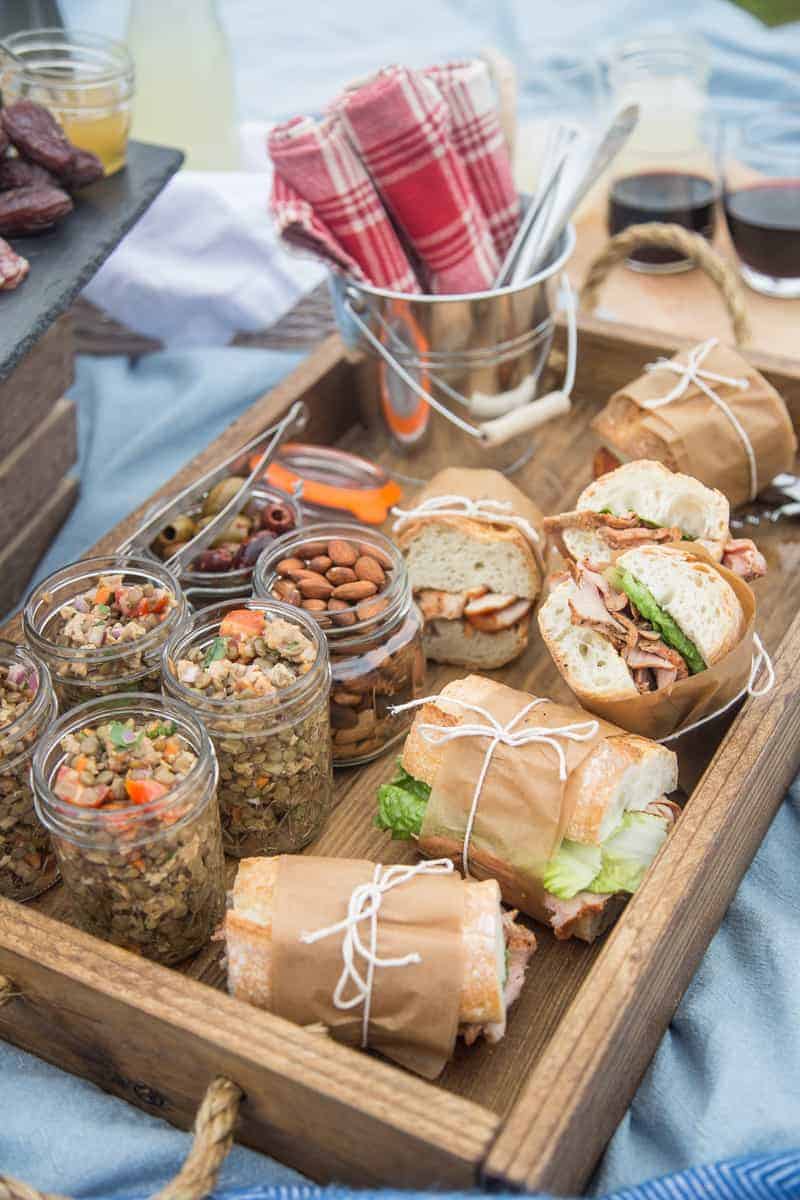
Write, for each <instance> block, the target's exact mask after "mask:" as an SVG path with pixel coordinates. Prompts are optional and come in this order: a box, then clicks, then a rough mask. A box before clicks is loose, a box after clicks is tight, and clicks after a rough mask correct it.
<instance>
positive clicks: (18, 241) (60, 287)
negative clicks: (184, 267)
mask: <svg viewBox="0 0 800 1200" xmlns="http://www.w3.org/2000/svg"><path fill="white" fill-rule="evenodd" d="M182 162H183V154H182V153H181V151H180V150H173V149H170V148H168V147H166V146H150V145H147V144H146V143H144V142H130V143H129V145H128V165H127V166H126V167H125V168H124V169H123V170H122V171H118V172H117V174H116V175H112V176H111V178H110V179H101V180H100V181H99V182H98V183H95V184H92V185H91V187H87V188H83V189H82V190H81V191H80V192H78V193H77V194H76V196H75V209H74V211H73V212H71V213H70V215H69V216H68V217H67V218H66V219H65V220H64V221H62V222H61V223H60V224H59V225H57V226H56V227H55V229H53V230H51V231H50V232H49V233H43V234H40V235H38V236H37V237H12V238H9V241H10V242H11V244H12V246H13V247H14V249H15V250H16V251H17V252H18V253H19V254H23V255H24V256H25V258H27V259H28V261H29V262H30V264H31V269H30V274H29V275H28V278H27V279H26V280H25V281H24V283H22V284H21V285H20V286H19V287H18V288H17V289H16V290H15V291H13V292H0V380H3V379H5V378H6V377H7V376H8V375H9V374H10V373H11V372H12V371H13V370H14V368H15V367H16V365H17V363H18V362H19V361H20V360H21V359H22V358H23V356H24V355H25V354H26V353H27V351H28V350H30V348H31V346H32V345H33V344H34V342H36V341H37V340H38V339H39V338H40V337H41V336H42V334H43V333H44V332H45V331H46V330H47V329H48V327H49V326H50V325H51V324H52V322H53V321H54V320H55V319H56V317H58V316H60V314H61V313H62V312H64V310H65V309H66V308H67V307H68V306H69V304H70V302H71V301H72V300H73V299H74V297H75V296H76V295H77V294H78V292H79V291H80V290H81V288H83V287H85V285H86V284H87V283H88V282H89V280H90V279H91V278H92V276H93V275H94V274H95V272H96V271H97V270H98V268H99V267H100V266H101V265H102V263H104V262H105V260H106V259H107V258H108V256H109V254H110V253H111V251H112V250H113V249H114V248H115V246H116V245H117V244H118V243H119V242H120V241H121V240H122V238H123V237H124V236H125V234H126V233H127V232H128V230H129V229H130V228H131V226H132V225H134V224H135V223H136V221H138V219H139V217H140V216H141V215H142V213H143V212H144V211H145V209H147V208H149V206H150V205H151V204H152V202H153V200H155V198H156V196H157V195H158V193H159V192H160V191H161V189H162V188H163V187H164V185H165V183H166V182H167V180H168V179H169V178H170V176H171V175H173V174H174V173H175V172H176V171H177V169H178V167H179V166H180V165H181V163H182Z"/></svg>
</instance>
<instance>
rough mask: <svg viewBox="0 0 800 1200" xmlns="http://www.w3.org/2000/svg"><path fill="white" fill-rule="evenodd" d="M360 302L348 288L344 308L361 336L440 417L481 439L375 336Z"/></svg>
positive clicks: (471, 426)
mask: <svg viewBox="0 0 800 1200" xmlns="http://www.w3.org/2000/svg"><path fill="white" fill-rule="evenodd" d="M360 304H361V301H360V300H359V298H358V296H357V294H356V293H355V292H352V291H350V290H349V289H348V290H347V291H346V292H345V294H344V309H345V311H346V312H347V315H348V316H349V317H350V319H351V320H352V321H353V324H354V325H355V326H356V328H357V329H358V331H359V333H360V334H361V336H362V337H364V338H365V339H366V340H367V342H368V343H369V345H370V346H371V347H372V349H373V350H374V351H375V353H376V354H377V355H378V356H379V358H381V359H382V360H383V361H384V362H385V363H386V366H387V367H389V369H390V370H392V371H394V373H395V374H396V375H397V376H398V378H400V379H402V381H403V383H404V384H405V385H406V387H409V388H411V391H412V392H413V393H414V394H415V395H416V396H419V398H420V400H424V401H425V403H426V404H429V405H430V406H431V408H432V409H433V410H434V412H437V413H438V414H439V416H440V417H444V418H445V420H447V421H449V422H450V423H451V424H452V425H456V426H457V427H458V428H459V429H460V430H461V431H462V433H466V434H467V435H468V436H469V437H471V438H474V439H475V441H480V440H481V431H480V429H478V428H477V426H475V425H470V423H469V421H464V420H462V419H461V417H458V416H456V414H455V413H453V412H451V411H450V409H449V408H447V406H446V405H444V404H442V403H440V401H438V400H437V399H436V398H435V396H432V395H431V394H430V392H426V391H425V389H424V388H423V387H420V385H419V384H418V383H417V381H416V379H414V378H413V376H412V375H409V373H408V371H407V370H406V369H405V367H403V366H402V365H401V364H400V363H399V362H398V361H397V359H396V358H395V357H394V355H393V354H392V353H391V352H390V351H389V350H387V349H386V347H385V346H384V344H383V342H382V341H381V340H380V338H377V337H376V336H375V334H374V333H373V332H372V330H371V329H370V327H369V326H368V325H367V324H366V322H364V321H362V320H361V317H360V316H359V315H358V310H357V308H356V305H359V306H360ZM460 399H461V401H462V402H463V403H464V404H465V405H466V406H467V408H469V400H468V399H467V398H466V396H463V397H460Z"/></svg>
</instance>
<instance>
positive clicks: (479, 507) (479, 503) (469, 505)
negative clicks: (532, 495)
mask: <svg viewBox="0 0 800 1200" xmlns="http://www.w3.org/2000/svg"><path fill="white" fill-rule="evenodd" d="M392 516H393V517H396V518H397V520H396V521H395V523H394V525H393V526H392V532H393V533H397V532H398V531H399V530H401V529H405V527H406V525H410V524H411V522H412V521H416V520H418V519H419V518H420V517H469V519H470V520H471V521H483V522H484V523H485V524H487V525H511V526H513V527H514V529H518V530H519V531H520V533H522V534H524V535H525V537H526V538H527V539H528V541H529V542H530V543H531V545H532V546H533V549H534V552H535V553H536V554H537V555H538V554H539V540H540V539H539V534H538V533H537V531H536V530H535V529H534V527H533V526H532V525H531V523H530V521H526V519H525V517H520V516H518V515H517V514H516V513H515V512H513V511H512V504H511V501H510V500H470V498H469V497H468V496H429V497H428V499H427V500H423V501H422V503H421V504H419V505H417V507H416V508H393V509H392Z"/></svg>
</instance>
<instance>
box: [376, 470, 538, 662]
mask: <svg viewBox="0 0 800 1200" xmlns="http://www.w3.org/2000/svg"><path fill="white" fill-rule="evenodd" d="M448 497H449V498H451V499H452V500H453V501H454V502H455V503H454V504H453V505H452V506H451V507H450V511H436V509H435V508H432V509H431V510H430V511H428V512H425V511H424V509H425V506H426V504H427V505H430V504H431V503H432V502H433V501H442V500H443V498H448ZM469 502H477V503H478V504H481V503H483V504H484V513H483V515H482V516H481V518H480V519H478V518H477V516H468V515H464V514H463V513H462V512H459V511H458V510H459V508H460V507H461V505H464V506H465V507H466V506H467V505H468V503H469ZM498 505H500V506H501V507H500V508H498V507H497V506H498ZM492 506H494V507H492ZM493 514H494V517H495V519H490V518H491V517H492V515H493ZM506 515H509V516H511V517H512V518H516V519H517V522H518V524H514V523H508V522H507V521H504V519H503V518H504V516H506ZM525 528H527V530H529V531H530V530H532V531H533V533H534V535H535V536H534V537H533V538H531V536H530V533H529V532H528V533H526V532H524V531H523V530H524V529H525ZM541 530H542V516H541V513H540V512H539V510H538V509H537V508H536V506H535V505H534V504H533V502H532V501H531V500H529V499H528V498H527V497H526V496H524V495H523V493H522V492H521V491H520V490H519V489H518V488H516V487H515V486H514V485H513V484H512V483H509V481H508V480H507V479H505V478H504V476H502V475H501V474H500V473H499V472H498V471H489V470H469V469H466V468H464V469H462V468H448V469H447V470H445V471H441V472H440V473H439V474H438V475H436V476H435V477H434V479H432V480H431V482H430V483H429V484H428V486H427V487H426V488H425V489H424V490H423V491H422V493H421V494H420V496H419V497H417V499H416V501H415V507H414V509H412V510H411V513H410V514H409V517H408V518H407V519H406V518H403V519H402V520H400V521H398V523H397V524H396V525H395V537H396V541H397V544H398V545H399V546H400V548H401V550H402V551H403V552H404V554H405V556H406V563H407V566H408V573H409V578H410V580H411V588H412V591H413V595H414V599H415V601H416V603H417V605H418V607H419V609H420V611H421V613H422V616H423V618H424V621H425V627H424V634H423V643H424V648H425V654H426V656H427V657H428V658H430V659H432V660H433V661H434V662H442V663H452V664H455V665H456V666H464V667H474V668H476V669H483V670H489V669H492V668H494V667H502V666H504V665H505V664H506V663H508V662H511V661H512V659H515V658H517V656H518V655H520V654H521V653H522V651H523V650H524V649H525V647H526V646H527V644H528V634H529V629H530V624H531V617H532V611H533V606H534V603H535V601H536V598H537V596H538V595H539V592H540V591H541V587H542V570H541V567H540V561H541V560H540V557H539V555H538V554H537V538H538V537H539V536H541ZM542 541H543V538H542Z"/></svg>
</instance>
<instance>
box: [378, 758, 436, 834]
mask: <svg viewBox="0 0 800 1200" xmlns="http://www.w3.org/2000/svg"><path fill="white" fill-rule="evenodd" d="M430 795H431V789H430V787H429V786H428V784H427V783H422V782H421V781H420V780H419V779H415V778H414V776H413V775H409V773H408V771H406V770H405V769H404V768H403V767H402V766H401V765H400V763H399V762H398V764H397V769H396V771H395V774H394V778H393V779H392V780H390V782H389V783H384V784H382V785H381V787H379V788H378V813H377V816H376V817H375V824H376V825H377V827H378V829H388V830H389V832H390V833H391V835H392V837H393V838H394V839H395V840H397V841H408V839H409V838H412V837H419V834H420V830H421V829H422V819H423V817H424V816H425V809H426V808H427V807H428V800H429V799H430Z"/></svg>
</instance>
